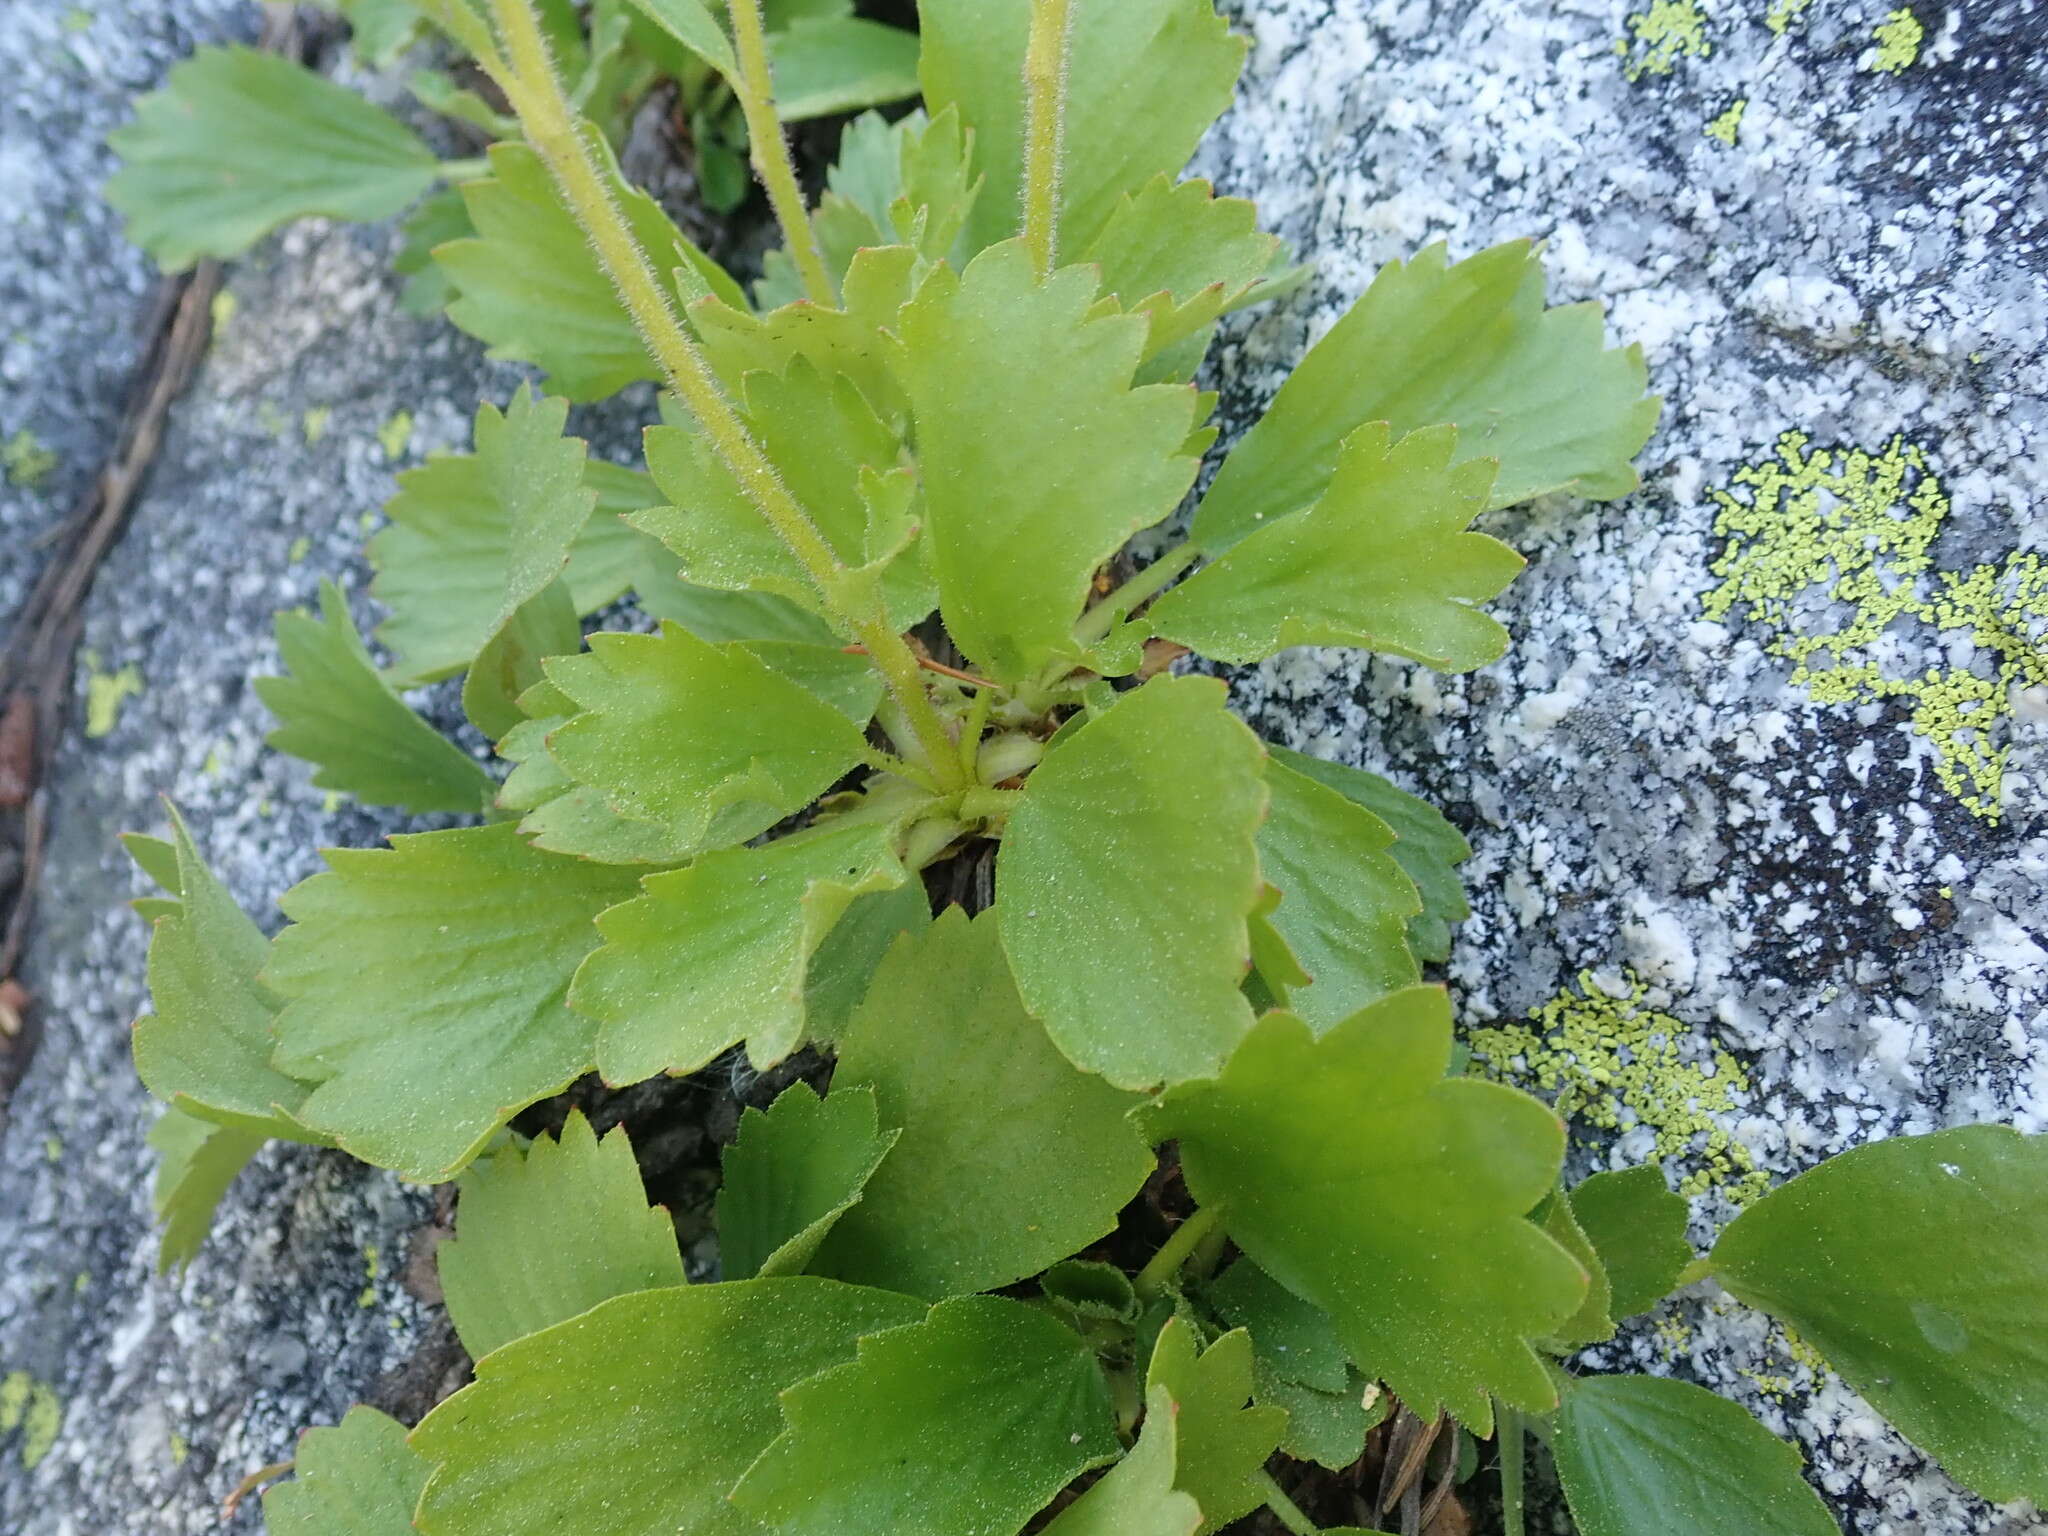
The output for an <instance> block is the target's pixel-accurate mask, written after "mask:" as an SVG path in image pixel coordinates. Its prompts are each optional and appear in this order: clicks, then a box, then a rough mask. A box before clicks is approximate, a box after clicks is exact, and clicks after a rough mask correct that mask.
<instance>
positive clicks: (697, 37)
mask: <svg viewBox="0 0 2048 1536" xmlns="http://www.w3.org/2000/svg"><path fill="white" fill-rule="evenodd" d="M633 4H634V5H636V6H637V7H639V9H640V10H641V12H642V13H643V14H644V15H646V16H647V17H648V18H649V19H651V20H652V21H653V22H654V23H655V25H657V26H659V27H660V28H661V30H662V31H664V32H666V33H667V34H668V35H669V36H670V37H672V38H674V39H675V40H676V41H677V42H679V43H681V44H682V45H683V46H684V47H685V48H687V49H689V50H690V52H692V53H694V54H695V55H696V56H697V57H698V58H700V59H702V60H703V61H704V62H705V63H706V64H709V65H710V66H711V67H712V68H713V69H715V70H717V71H718V72H719V73H720V74H721V75H724V76H725V77H726V78H727V79H728V80H730V79H733V78H734V77H735V76H737V75H738V74H739V63H738V61H737V60H736V59H735V58H734V57H733V51H732V41H731V39H729V38H728V37H727V36H726V35H725V28H724V27H723V26H722V25H721V24H720V23H719V21H718V19H717V18H716V17H714V16H713V15H712V14H711V11H710V9H709V8H708V7H707V6H706V5H705V4H704V0H633Z"/></svg>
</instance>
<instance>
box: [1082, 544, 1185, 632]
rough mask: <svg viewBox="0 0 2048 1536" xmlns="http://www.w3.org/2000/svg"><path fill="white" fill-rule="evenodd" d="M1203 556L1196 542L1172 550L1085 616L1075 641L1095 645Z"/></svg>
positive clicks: (1177, 546) (1179, 545) (1083, 615)
mask: <svg viewBox="0 0 2048 1536" xmlns="http://www.w3.org/2000/svg"><path fill="white" fill-rule="evenodd" d="M1201 553H1202V551H1201V550H1200V549H1199V548H1198V547H1197V546H1196V545H1195V544H1193V543H1187V544H1177V545H1175V546H1174V547H1173V548H1172V549H1169V550H1168V551H1167V552H1166V553H1165V554H1163V555H1161V556H1160V557H1159V558H1158V559H1157V560H1154V561H1153V562H1152V563H1151V564H1150V565H1148V566H1146V567H1145V569H1143V570H1142V571H1140V572H1138V574H1137V575H1135V576H1133V577H1132V578H1131V579H1130V580H1129V581H1127V582H1125V583H1124V584H1123V585H1122V586H1120V587H1118V588H1117V589H1116V590H1115V591H1114V592H1112V593H1110V594H1109V596H1108V597H1106V598H1104V599H1103V600H1102V601H1101V602H1099V603H1097V604H1096V605H1095V606H1094V607H1093V608H1090V609H1089V610H1088V611H1087V612H1086V613H1084V614H1082V615H1081V622H1080V623H1078V624H1076V625H1075V626H1074V638H1075V639H1076V640H1078V641H1080V642H1081V643H1082V644H1083V645H1093V644H1094V643H1095V642H1096V641H1098V640H1100V639H1101V638H1102V637H1103V636H1104V635H1106V634H1108V633H1109V632H1110V630H1112V629H1113V628H1115V627H1116V624H1117V621H1118V620H1120V619H1127V618H1129V617H1130V616H1131V612H1132V610H1133V609H1135V608H1137V607H1138V606H1139V605H1141V604H1143V603H1147V602H1150V601H1151V600H1152V599H1153V598H1155V597H1157V596H1158V595H1159V593H1160V590H1161V589H1162V588H1163V587H1165V586H1166V584H1167V583H1168V582H1170V581H1172V580H1173V579H1174V577H1176V576H1178V575H1179V574H1180V573H1181V572H1182V571H1184V570H1186V569H1187V568H1188V567H1189V566H1191V565H1193V564H1194V563H1195V560H1196V558H1197V557H1198V556H1200V554H1201Z"/></svg>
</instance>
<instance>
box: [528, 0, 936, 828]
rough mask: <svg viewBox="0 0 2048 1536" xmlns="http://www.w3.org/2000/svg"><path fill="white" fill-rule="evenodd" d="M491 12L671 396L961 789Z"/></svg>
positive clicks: (880, 633)
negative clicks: (686, 410) (692, 419)
mask: <svg viewBox="0 0 2048 1536" xmlns="http://www.w3.org/2000/svg"><path fill="white" fill-rule="evenodd" d="M492 6H493V10H494V13H495V15H496V17H497V21H498V29H499V32H500V33H501V34H502V35H503V38H504V41H505V50H506V58H507V61H508V62H507V64H506V70H505V73H504V75H503V76H502V77H500V78H499V81H498V84H499V86H500V87H501V88H502V89H503V90H504V92H505V95H506V98H507V99H508V100H509V101H510V102H511V103H512V106H513V109H514V110H515V111H516V112H518V114H519V120H520V124H521V126H522V127H523V128H524V129H525V131H526V136H527V139H528V141H529V142H530V143H531V144H532V145H533V148H534V151H535V152H536V153H537V154H538V155H539V156H540V157H541V159H542V160H543V161H544V162H545V163H546V165H547V167H548V170H549V172H550V174H551V175H552V176H553V177H554V181H555V185H556V187H557V188H558V189H559V190H560V191H561V194H562V199H563V201H564V202H565V203H567V204H568V207H569V211H570V212H571V213H572V214H574V215H575V218H576V222H577V223H578V224H580V225H581V226H582V227H583V231H584V233H585V234H586V235H588V236H589V238H590V243H591V246H592V248H593V249H594V250H595V251H596V253H597V257H598V261H599V263H600V264H601V265H602V266H603V267H604V269H605V273H606V275H607V276H608V277H610V279H611V281H612V286H613V287H614V288H615V289H617V291H618V295H619V299H620V301H621V302H622V303H624V305H625V306H626V312H627V314H629V315H630V316H632V319H633V324H634V326H635V327H636V328H637V329H638V330H639V332H640V335H641V337H642V338H643V339H644V340H645V341H646V343H647V346H648V349H649V350H650V351H651V352H652V353H653V354H654V358H655V361H656V362H658V363H659V364H660V365H661V370H662V373H663V374H664V376H665V377H666V378H667V381H668V384H669V387H670V388H672V389H673V390H674V391H675V392H676V394H677V395H678V396H679V397H680V398H681V399H682V402H683V404H684V405H685V406H687V407H688V408H689V410H690V414H691V415H693V416H694V417H696V419H697V422H698V424H699V425H700V426H702V427H703V429H704V435H705V437H706V438H707V439H709V441H710V444H711V448H712V451H713V452H714V453H716V454H717V455H718V458H719V462H720V463H722V464H723V465H724V466H725V468H726V470H727V472H728V473H730V474H731V475H732V477H733V479H734V480H736V481H737V482H738V483H739V486H740V488H741V490H742V491H744V492H745V493H746V497H747V499H748V500H749V501H751V502H752V503H753V504H754V506H755V508H756V509H757V510H759V512H760V513H761V516H762V517H763V518H765V519H766V520H767V522H768V526H769V527H770V528H772V529H773V530H774V531H775V534H776V536H777V537H778V538H780V539H781V540H782V542H783V544H784V545H786V546H787V547H788V549H789V552H790V553H791V554H792V555H793V556H794V557H795V558H796V560H797V562H798V564H800V565H801V566H802V567H803V568H804V572H805V574H806V575H808V576H809V577H810V579H811V583H812V585H814V586H815V587H816V588H817V589H818V593H819V595H820V596H821V597H822V598H823V599H824V600H825V603H826V606H827V607H829V608H830V609H832V611H833V612H835V613H837V614H839V615H840V617H841V618H842V619H843V620H844V621H845V623H846V625H847V628H849V629H850V630H852V632H853V634H854V635H855V637H856V638H857V639H858V640H859V641H860V643H861V645H862V646H863V647H865V649H866V651H867V653H868V658H869V660H871V661H872V662H873V663H874V664H875V670H876V671H878V672H880V673H881V674H882V679H883V681H884V682H885V683H886V684H887V685H888V689H889V693H890V695H891V697H893V698H894V699H895V701H896V703H897V704H898V705H899V706H900V707H901V709H902V712H903V716H904V720H905V722H906V724H907V725H908V726H909V728H910V731H911V734H912V736H913V738H914V743H915V746H916V748H917V752H916V753H915V754H914V755H915V756H918V757H921V758H923V759H924V761H923V762H921V763H920V764H919V766H920V767H923V768H925V769H926V770H927V771H929V772H930V773H931V774H932V776H933V777H934V778H935V779H937V780H938V781H939V782H940V783H941V784H944V785H946V786H947V787H949V788H957V787H960V786H961V785H963V784H964V783H965V782H966V776H965V775H964V774H963V773H962V771H961V768H960V762H959V756H958V754H957V753H956V752H955V750H954V746H953V739H952V737H951V736H950V735H948V734H947V731H946V728H945V725H944V724H943V723H942V722H941V721H940V719H939V716H938V712H937V711H936V710H935V709H933V708H932V702H931V698H930V696H929V695H928V694H927V693H926V692H925V689H924V682H923V680H922V679H921V678H920V677H919V676H918V670H917V658H916V657H915V656H914V655H913V654H912V653H911V650H910V647H909V645H908V644H906V643H905V642H904V639H903V637H902V636H901V635H899V634H897V633H896V631H895V630H894V629H892V628H890V627H889V623H888V620H887V618H886V616H885V615H884V614H883V611H882V606H881V601H880V596H879V594H878V593H876V594H873V600H872V601H870V602H868V603H866V604H863V605H861V606H862V608H863V609H864V611H857V612H850V611H848V605H847V603H846V598H845V583H844V581H843V578H844V577H845V575H846V570H845V567H844V566H842V565H841V564H840V562H839V557H838V556H837V555H836V554H835V553H834V552H833V550H832V546H831V545H830V544H828V543H826V541H825V536H824V534H822V533H820V532H819V531H818V526H817V524H816V523H814V522H812V521H811V518H810V514H809V513H807V512H805V511H804V509H803V508H802V506H800V505H799V504H798V503H797V500H796V498H795V497H794V496H792V495H791V494H790V492H789V488H788V487H787V486H785V485H784V484H783V483H782V480H781V477H780V476H778V475H777V474H776V473H775V466H774V465H773V464H771V463H770V462H769V460H768V456H767V455H766V454H765V453H763V452H762V451H761V447H760V445H759V444H758V443H756V442H755V441H754V440H753V438H752V437H751V436H749V435H748V432H747V428H746V424H745V423H744V422H743V421H741V420H740V417H739V413H738V412H737V411H735V410H734V409H733V406H732V402H731V401H729V400H728V399H727V398H726V396H725V391H724V390H723V389H722V388H720V387H719V383H718V378H717V376H716V375H715V374H713V373H712V371H711V367H710V365H709V364H708V363H706V362H705V361H704V355H703V354H702V353H701V352H699V351H698V350H697V345H696V343H695V342H693V341H692V340H691V339H690V336H689V333H688V332H686V331H685V330H684V329H683V325H682V321H681V320H679V319H678V318H677V317H676V312H675V310H674V308H673V307H672V306H671V304H670V301H669V294H668V290H667V289H666V288H664V287H663V286H662V283H661V280H660V279H659V278H658V277H656V276H655V272H654V267H653V264H652V263H651V262H650V261H649V260H648V259H647V253H646V252H645V251H643V250H641V249H640V244H639V242H638V241H637V240H636V239H635V238H634V237H633V231H632V227H631V226H630V225H629V224H627V222H626V218H625V215H624V214H623V213H622V212H621V211H620V210H619V206H618V204H617V203H616V202H615V201H614V200H613V198H612V194H611V189H610V187H609V186H607V185H606V182H605V177H604V173H603V171H602V170H601V169H600V168H599V166H598V162H597V160H596V158H595V157H594V156H593V155H592V153H591V149H590V145H589V143H588V142H587V141H586V140H585V138H584V136H583V132H582V129H581V128H580V126H579V125H578V123H577V121H576V119H575V117H574V116H573V115H572V114H571V112H570V110H569V104H568V102H567V100H566V99H564V97H563V95H562V86H561V82H560V80H559V79H557V78H556V75H555V66H554V61H553V59H551V58H550V57H549V56H548V49H547V41H546V39H545V38H544V37H543V36H542V35H541V30H540V23H539V22H538V21H537V20H536V19H535V17H534V13H533V7H532V0H492Z"/></svg>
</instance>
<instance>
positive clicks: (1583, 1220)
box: [1571, 1164, 1692, 1321]
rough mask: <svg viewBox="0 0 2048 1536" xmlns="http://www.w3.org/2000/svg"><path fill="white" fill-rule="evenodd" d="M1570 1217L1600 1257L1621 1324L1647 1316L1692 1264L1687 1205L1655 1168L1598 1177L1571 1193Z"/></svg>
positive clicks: (1651, 1166)
mask: <svg viewBox="0 0 2048 1536" xmlns="http://www.w3.org/2000/svg"><path fill="white" fill-rule="evenodd" d="M1571 1200H1572V1214H1573V1215H1574V1216H1576V1217H1577V1218H1578V1222H1579V1227H1580V1229H1581V1230H1582V1231H1584V1232H1585V1234H1586V1236H1587V1238H1588V1239H1590V1240H1591V1242H1592V1244H1593V1249H1594V1251H1595V1252H1596V1253H1598V1254H1599V1255H1600V1262H1601V1264H1602V1265H1604V1266H1605V1267H1606V1270H1607V1283H1608V1286H1609V1288H1610V1290H1611V1292H1612V1303H1613V1310H1614V1317H1615V1319H1616V1321H1619V1320H1620V1319H1622V1318H1625V1317H1634V1316H1635V1315H1636V1314H1637V1313H1638V1312H1647V1311H1649V1310H1650V1308H1652V1307H1654V1306H1655V1305H1657V1303H1658V1302H1660V1301H1662V1300H1663V1299H1664V1297H1665V1296H1666V1295H1668V1294H1669V1293H1670V1291H1671V1288H1672V1287H1673V1286H1674V1285H1676V1284H1677V1283H1678V1276H1679V1274H1680V1273H1681V1272H1682V1271H1683V1270H1684V1268H1685V1266H1686V1265H1688V1264H1690V1263H1691V1262H1692V1244H1691V1243H1690V1242H1688V1241H1686V1236H1685V1227H1686V1220H1687V1216H1688V1207H1687V1205H1686V1202H1685V1197H1684V1196H1682V1195H1675V1194H1673V1193H1672V1192H1671V1190H1670V1189H1669V1188H1667V1187H1666V1185H1665V1183H1664V1170H1663V1169H1662V1168H1660V1167H1658V1166H1656V1165H1655V1164H1650V1165H1647V1166H1645V1167H1642V1168H1624V1169H1622V1170H1621V1171H1620V1172H1618V1173H1596V1174H1594V1175H1593V1176H1592V1177H1591V1178H1590V1179H1587V1180H1585V1181H1584V1182H1583V1183H1580V1184H1578V1185H1576V1186H1575V1187H1574V1188H1573V1190H1572V1196H1571Z"/></svg>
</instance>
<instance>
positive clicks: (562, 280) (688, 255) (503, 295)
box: [434, 135, 745, 400]
mask: <svg viewBox="0 0 2048 1536" xmlns="http://www.w3.org/2000/svg"><path fill="white" fill-rule="evenodd" d="M591 138H592V140H593V145H594V147H595V148H597V149H598V151H599V153H600V155H601V156H602V158H603V159H604V160H605V161H607V162H609V161H610V159H611V151H610V149H609V148H608V147H605V146H604V145H603V141H602V139H601V138H598V137H597V136H596V135H591ZM490 160H491V174H490V175H489V176H487V177H484V178H482V179H480V180H477V181H471V182H465V183H464V184H463V187H462V200H463V203H464V205H465V206H466V207H467V208H468V210H469V218H470V222H471V224H473V225H474V226H475V228H476V232H477V234H476V238H475V239H471V240H455V241H451V242H449V243H448V244H446V245H442V246H438V247H436V248H435V251H434V260H435V261H436V262H438V263H439V264H440V265H441V267H442V268H443V269H444V270H446V271H447V273H448V275H449V278H450V280H451V281H453V283H454V284H455V287H456V289H457V290H458V296H457V298H456V300H455V302H454V303H452V304H450V305H449V306H448V318H449V319H450V320H453V321H454V322H455V323H456V324H457V325H458V326H460V327H461V328H462V329H463V330H465V331H467V332H469V334H470V335H472V336H474V337H476V338H477V339H478V340H480V341H482V342H484V343H485V344H486V345H488V346H489V347H490V349H491V356H492V357H497V358H509V359H512V360H515V361H518V362H528V363H535V364H538V365H539V366H540V367H541V368H542V369H544V370H546V372H547V374H548V387H549V388H550V389H552V390H554V391H556V392H557V393H559V394H562V395H566V396H567V397H568V398H569V399H571V400H601V399H603V398H604V397H605V396H607V395H610V394H614V393H616V392H617V391H619V390H620V389H623V388H624V387H625V386H626V385H628V384H631V383H633V382H634V381H635V380H637V379H654V378H659V377H660V369H659V368H658V367H657V366H656V364H655V361H654V359H653V357H652V356H650V355H649V354H648V351H647V348H646V346H645V345H644V344H643V343H642V341H641V340H640V333H639V332H638V331H636V330H635V329H634V328H633V322H632V319H631V317H630V316H629V315H627V313H626V311H625V308H624V306H623V305H621V303H620V302H619V298H618V295H617V294H616V293H615V292H614V291H613V289H612V285H611V280H610V279H609V278H607V277H606V276H605V274H604V270H603V268H602V267H600V266H599V265H598V261H597V256H596V254H595V253H594V252H593V251H592V250H591V248H590V242H589V241H588V240H586V239H585V238H584V235H583V230H582V228H581V226H579V225H578V224H577V222H576V220H575V218H574V216H573V215H572V214H571V213H570V212H569V210H568V209H567V208H565V207H564V206H563V205H562V202H561V200H560V198H559V197H558V196H557V195H556V193H555V189H554V183H553V182H552V181H551V180H550V179H549V177H548V172H547V168H546V167H545V166H544V165H543V164H542V163H541V159H540V156H539V155H537V154H535V153H534V151H533V150H531V149H529V148H528V147H527V146H526V145H524V144H494V145H492V146H491V151H490ZM607 173H608V175H609V177H610V179H611V182H612V191H613V195H614V196H615V197H616V198H617V199H618V201H619V204H620V206H621V208H622V209H623V210H624V212H625V215H626V222H627V223H628V225H630V226H631V228H632V230H633V234H634V236H635V237H636V238H637V239H638V240H639V242H640V247H641V249H642V250H644V251H646V252H648V254H649V256H650V257H651V258H652V259H653V261H654V264H655V266H656V268H657V269H658V270H663V271H666V270H668V269H670V268H678V272H679V277H680V279H681V281H682V282H683V283H684V286H685V291H686V293H687V294H688V296H690V297H695V296H697V295H699V294H702V293H712V294H716V295H717V296H718V297H720V298H722V299H724V300H725V302H727V303H728V304H732V305H735V306H737V305H740V304H743V303H744V302H745V300H744V298H743V296H742V295H741V293H740V290H739V286H738V285H737V284H736V283H734V282H733V281H732V280H731V279H730V278H729V277H727V276H726V275H725V273H724V272H723V271H721V270H720V269H719V268H718V266H717V265H716V264H715V263H713V262H712V260H711V258H710V257H708V256H706V255H705V254H704V253H703V252H702V251H699V250H698V249H697V248H696V247H695V246H694V245H692V244H690V242H689V241H687V240H686V239H684V238H683V235H682V233H681V232H680V231H679V230H678V229H677V228H676V227H675V225H674V223H673V222H671V221H670V219H669V216H668V215H667V214H665V213H663V212H662V211H661V207H660V205H659V204H657V203H656V202H655V201H654V199H652V198H651V197H649V196H648V195H647V194H646V193H644V192H641V191H639V190H638V189H636V188H633V187H630V186H628V185H627V184H626V183H625V182H624V181H623V180H622V179H620V178H619V176H618V172H617V167H616V166H615V165H610V164H608V165H607ZM679 264H680V265H679Z"/></svg>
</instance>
